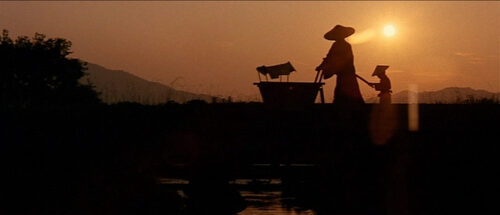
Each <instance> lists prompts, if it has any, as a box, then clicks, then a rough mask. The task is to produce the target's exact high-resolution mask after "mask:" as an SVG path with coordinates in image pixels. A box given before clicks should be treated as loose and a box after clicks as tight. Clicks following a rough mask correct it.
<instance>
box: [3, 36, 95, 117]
mask: <svg viewBox="0 0 500 215" xmlns="http://www.w3.org/2000/svg"><path fill="white" fill-rule="evenodd" d="M70 48H71V42H70V41H68V40H66V39H62V38H50V39H46V37H45V35H43V34H39V33H35V36H34V37H33V38H32V39H29V38H28V37H26V36H20V37H18V38H17V39H16V40H13V39H11V38H10V37H9V33H8V31H7V30H3V32H2V35H1V36H0V87H1V92H0V99H1V101H2V105H3V106H9V107H29V106H47V105H68V104H70V105H71V104H95V103H99V102H100V101H99V98H98V94H97V93H96V92H95V91H94V90H93V86H92V85H91V84H90V83H88V84H81V83H79V82H78V80H79V79H80V78H81V77H83V76H84V75H85V73H84V71H85V70H86V67H85V66H86V64H85V63H84V62H82V61H80V60H79V59H74V58H69V57H68V55H69V54H71V52H70Z"/></svg>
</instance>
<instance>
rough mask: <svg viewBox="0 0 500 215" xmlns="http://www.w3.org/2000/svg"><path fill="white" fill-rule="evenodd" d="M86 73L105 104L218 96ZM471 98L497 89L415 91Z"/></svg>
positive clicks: (400, 97) (404, 98) (126, 76)
mask: <svg viewBox="0 0 500 215" xmlns="http://www.w3.org/2000/svg"><path fill="white" fill-rule="evenodd" d="M87 67H88V70H87V73H88V75H87V76H85V77H84V78H82V80H80V81H82V82H87V81H90V83H92V84H93V85H94V86H95V89H96V91H98V92H100V93H101V95H100V97H101V99H102V100H103V101H104V102H105V103H108V104H111V103H118V102H138V103H142V104H160V103H165V102H168V101H175V102H178V103H185V102H187V101H190V100H194V99H199V100H204V101H207V102H212V101H213V99H217V100H220V98H216V97H214V96H210V95H205V94H195V93H190V92H186V91H180V90H176V89H174V88H172V87H169V86H165V85H163V84H160V83H158V82H152V81H147V80H144V79H142V78H140V77H137V76H135V75H133V74H130V73H128V72H125V71H121V70H110V69H107V68H104V67H102V66H100V65H97V64H92V63H88V65H87ZM408 95H409V91H408V90H404V91H401V92H398V93H393V94H392V102H393V103H399V104H404V103H408ZM471 99H472V100H476V101H477V100H481V99H492V100H496V101H498V100H499V99H500V93H492V92H488V91H485V90H475V89H472V88H469V87H465V88H460V87H448V88H444V89H442V90H438V91H424V92H419V93H418V102H419V103H424V104H437V103H443V104H448V103H464V102H467V101H471ZM365 101H366V103H378V97H372V98H368V99H365Z"/></svg>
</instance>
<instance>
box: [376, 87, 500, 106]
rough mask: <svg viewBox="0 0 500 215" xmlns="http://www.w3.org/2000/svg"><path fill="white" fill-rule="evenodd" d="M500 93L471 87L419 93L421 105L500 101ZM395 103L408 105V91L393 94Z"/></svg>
mask: <svg viewBox="0 0 500 215" xmlns="http://www.w3.org/2000/svg"><path fill="white" fill-rule="evenodd" d="M499 98H500V93H492V92H488V91H486V90H475V89H472V88H470V87H464V88H461V87H448V88H444V89H442V90H438V91H424V92H419V93H418V101H419V103H425V104H436V103H444V104H449V103H463V102H465V101H467V100H470V99H474V100H481V99H499ZM366 102H367V103H377V102H378V97H373V98H369V99H367V100H366ZM392 102H393V103H408V90H403V91H401V92H398V93H394V94H392Z"/></svg>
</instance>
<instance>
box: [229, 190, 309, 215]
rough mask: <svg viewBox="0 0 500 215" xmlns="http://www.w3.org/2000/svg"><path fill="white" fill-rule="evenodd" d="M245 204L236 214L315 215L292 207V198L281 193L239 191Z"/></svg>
mask: <svg viewBox="0 0 500 215" xmlns="http://www.w3.org/2000/svg"><path fill="white" fill-rule="evenodd" d="M240 193H241V195H242V196H243V198H245V200H246V202H247V208H246V209H245V210H244V211H242V212H240V213H238V214H240V215H260V214H278V215H299V214H300V215H310V214H316V213H314V211H312V210H307V209H302V208H300V207H296V206H294V205H293V201H294V200H295V199H294V198H293V197H286V196H283V192H282V191H265V192H255V191H249V190H241V191H240Z"/></svg>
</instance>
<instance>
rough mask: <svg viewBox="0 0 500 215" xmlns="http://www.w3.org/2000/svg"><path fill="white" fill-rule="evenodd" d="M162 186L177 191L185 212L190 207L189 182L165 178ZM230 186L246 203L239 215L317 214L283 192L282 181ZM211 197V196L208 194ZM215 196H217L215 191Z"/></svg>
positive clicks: (236, 182) (239, 181)
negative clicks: (187, 192) (187, 189)
mask: <svg viewBox="0 0 500 215" xmlns="http://www.w3.org/2000/svg"><path fill="white" fill-rule="evenodd" d="M159 182H160V183H161V184H164V185H168V186H169V187H170V188H171V189H173V190H177V194H178V196H179V197H180V198H182V199H183V202H184V204H183V205H184V206H182V208H184V211H185V212H186V209H187V207H188V204H187V203H188V202H189V195H186V193H185V189H186V188H187V187H186V186H187V185H189V180H185V179H178V178H163V179H160V181H159ZM229 184H230V185H232V186H235V187H237V188H238V192H239V194H240V195H241V197H243V199H244V200H245V202H246V208H245V209H244V210H243V211H241V212H239V213H237V214H239V215H260V214H277V215H299V214H300V215H310V214H316V213H315V212H314V211H313V210H311V209H306V208H302V207H300V206H298V205H299V204H297V202H296V197H294V196H292V195H288V194H286V193H287V192H283V190H282V189H283V187H282V180H281V179H276V178H274V179H235V180H231V181H229ZM208 195H211V194H208ZM213 196H217V194H216V193H215V191H214V192H213Z"/></svg>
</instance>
